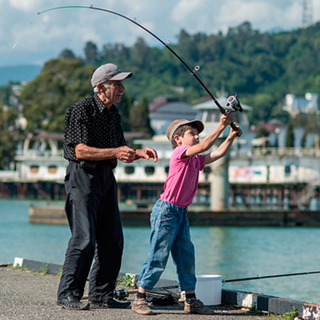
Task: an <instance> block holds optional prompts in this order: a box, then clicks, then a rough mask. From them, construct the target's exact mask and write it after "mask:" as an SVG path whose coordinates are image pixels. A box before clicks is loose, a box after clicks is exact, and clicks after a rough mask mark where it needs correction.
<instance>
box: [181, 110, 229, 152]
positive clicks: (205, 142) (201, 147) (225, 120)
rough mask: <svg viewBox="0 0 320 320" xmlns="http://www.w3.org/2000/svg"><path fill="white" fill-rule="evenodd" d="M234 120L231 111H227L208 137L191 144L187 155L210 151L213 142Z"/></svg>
mask: <svg viewBox="0 0 320 320" xmlns="http://www.w3.org/2000/svg"><path fill="white" fill-rule="evenodd" d="M231 122H232V117H231V114H230V112H229V111H226V114H223V115H222V116H221V118H220V122H219V124H218V125H217V127H216V128H215V129H214V130H213V131H212V132H210V133H209V134H208V135H207V136H206V137H204V138H203V139H202V140H201V142H200V143H199V144H197V145H194V146H191V147H190V148H188V149H187V150H186V152H185V156H186V157H191V156H194V155H196V154H200V153H203V152H205V151H208V150H209V149H210V148H211V147H212V146H213V144H214V143H215V142H216V141H217V139H218V138H219V136H220V134H221V133H222V131H223V130H224V129H225V128H226V127H227V126H228V125H230V123H231Z"/></svg>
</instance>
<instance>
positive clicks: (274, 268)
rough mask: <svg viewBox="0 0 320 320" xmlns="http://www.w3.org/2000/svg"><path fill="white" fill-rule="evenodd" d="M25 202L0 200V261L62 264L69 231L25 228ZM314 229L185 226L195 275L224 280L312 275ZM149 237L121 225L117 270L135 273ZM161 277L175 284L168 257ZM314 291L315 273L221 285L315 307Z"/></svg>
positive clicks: (319, 264)
mask: <svg viewBox="0 0 320 320" xmlns="http://www.w3.org/2000/svg"><path fill="white" fill-rule="evenodd" d="M30 203H31V201H26V200H0V261H2V262H10V263H13V261H14V258H15V257H20V258H25V259H30V260H36V261H42V262H46V263H56V264H62V263H63V260H64V253H65V250H66V246H67V242H68V239H69V237H70V231H69V227H68V226H55V225H34V224H30V223H29V222H28V208H29V205H30ZM33 203H34V202H33ZM40 204H41V203H36V205H40ZM51 204H54V205H63V203H51ZM319 231H320V230H319V228H313V227H286V228H284V227H214V226H203V227H191V237H192V241H193V243H194V245H195V249H196V273H197V275H201V274H217V275H222V276H223V278H224V279H225V280H229V279H240V278H247V277H256V276H267V275H277V274H288V273H300V272H310V271H318V270H320V255H319V247H320V236H319ZM149 233H150V228H149V227H124V240H125V246H124V254H123V262H122V268H121V272H129V273H137V274H138V273H139V272H140V269H141V267H142V264H143V262H144V259H145V258H146V254H147V251H148V248H149ZM163 278H165V279H172V280H176V273H175V266H174V264H173V262H172V259H171V258H170V259H169V262H168V266H167V269H166V270H165V272H164V274H163ZM0 281H1V280H0ZM319 287H320V274H314V275H300V276H290V277H280V278H270V279H259V280H251V281H237V282H232V283H226V284H225V285H224V288H225V289H234V290H245V291H249V292H255V293H263V294H267V295H273V296H278V297H282V298H289V299H295V300H299V301H307V302H312V303H319V299H320V290H319Z"/></svg>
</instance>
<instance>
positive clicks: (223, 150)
mask: <svg viewBox="0 0 320 320" xmlns="http://www.w3.org/2000/svg"><path fill="white" fill-rule="evenodd" d="M236 128H237V130H233V129H232V128H231V127H230V133H229V135H228V137H227V138H226V140H224V141H223V142H222V143H221V145H220V146H219V147H218V149H216V150H215V151H212V152H210V153H208V154H207V155H206V157H205V160H204V165H206V164H209V163H212V162H214V161H216V160H218V159H220V158H222V157H224V156H225V155H226V154H227V153H228V151H229V150H230V148H231V146H232V143H233V141H234V139H235V138H236V137H240V136H241V135H242V131H241V129H240V127H239V126H236Z"/></svg>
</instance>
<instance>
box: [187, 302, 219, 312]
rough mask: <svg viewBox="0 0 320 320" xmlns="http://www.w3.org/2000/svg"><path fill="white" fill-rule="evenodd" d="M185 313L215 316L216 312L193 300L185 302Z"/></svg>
mask: <svg viewBox="0 0 320 320" xmlns="http://www.w3.org/2000/svg"><path fill="white" fill-rule="evenodd" d="M184 311H185V312H188V313H199V314H214V311H213V310H212V309H210V308H209V307H206V306H205V305H204V304H203V303H202V302H201V301H200V300H196V299H192V300H191V301H189V303H188V302H187V301H185V303H184Z"/></svg>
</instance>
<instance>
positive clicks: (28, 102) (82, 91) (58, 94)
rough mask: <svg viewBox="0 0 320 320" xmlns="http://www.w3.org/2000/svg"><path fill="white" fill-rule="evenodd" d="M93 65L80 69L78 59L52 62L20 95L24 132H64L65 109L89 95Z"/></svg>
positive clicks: (90, 92)
mask: <svg viewBox="0 0 320 320" xmlns="http://www.w3.org/2000/svg"><path fill="white" fill-rule="evenodd" d="M93 71H94V67H93V66H82V65H81V62H80V61H79V60H74V59H62V60H60V59H53V60H50V61H48V62H47V63H46V64H45V65H44V68H43V69H42V70H41V72H40V74H39V75H38V76H37V77H36V78H35V79H34V80H33V81H32V82H30V83H29V84H28V85H27V86H26V87H25V88H24V89H23V90H22V92H21V102H22V104H23V106H24V115H25V117H26V118H27V120H28V127H27V129H28V130H30V131H33V130H35V129H42V130H46V131H49V132H63V127H64V117H65V113H66V111H67V109H68V108H69V107H70V106H71V105H73V104H74V103H75V102H76V101H78V100H80V99H82V98H84V97H86V96H88V95H90V94H92V87H91V84H90V79H91V76H92V73H93Z"/></svg>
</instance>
